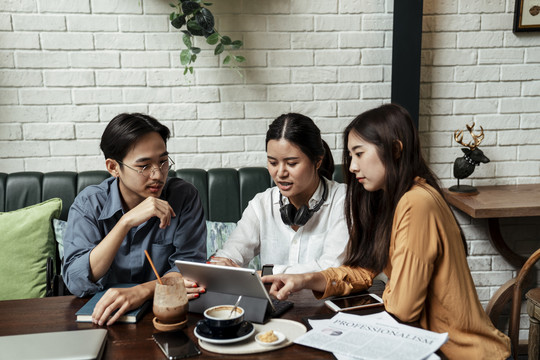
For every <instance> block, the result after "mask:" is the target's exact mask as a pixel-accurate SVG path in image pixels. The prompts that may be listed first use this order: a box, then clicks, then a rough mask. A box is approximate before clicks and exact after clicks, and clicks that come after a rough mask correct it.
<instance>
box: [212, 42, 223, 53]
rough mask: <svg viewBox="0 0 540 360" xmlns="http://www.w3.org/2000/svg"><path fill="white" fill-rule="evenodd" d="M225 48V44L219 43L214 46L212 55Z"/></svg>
mask: <svg viewBox="0 0 540 360" xmlns="http://www.w3.org/2000/svg"><path fill="white" fill-rule="evenodd" d="M223 50H225V46H223V44H221V43H219V44H218V45H217V46H216V48H215V49H214V55H219V54H221V53H222V52H223Z"/></svg>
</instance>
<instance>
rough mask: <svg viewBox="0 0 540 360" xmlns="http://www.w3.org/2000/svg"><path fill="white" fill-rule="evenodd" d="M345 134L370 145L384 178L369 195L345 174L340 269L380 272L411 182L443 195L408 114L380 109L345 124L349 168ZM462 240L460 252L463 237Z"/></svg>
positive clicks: (398, 109)
mask: <svg viewBox="0 0 540 360" xmlns="http://www.w3.org/2000/svg"><path fill="white" fill-rule="evenodd" d="M351 132H352V133H354V134H356V135H358V136H360V137H361V138H362V139H363V140H364V141H367V142H369V143H371V144H373V145H375V147H376V148H377V153H378V156H379V158H380V160H381V162H382V163H383V165H384V167H385V170H386V176H385V179H384V186H383V187H384V189H385V190H384V191H383V190H378V191H374V192H369V191H367V190H365V189H364V187H363V186H362V185H361V184H359V183H358V181H357V180H356V177H355V174H352V173H351V172H347V173H346V175H345V180H346V183H347V197H346V199H345V215H346V218H347V225H348V227H349V234H350V240H349V244H348V249H347V250H348V251H347V258H346V260H345V265H349V266H360V267H363V268H368V269H371V270H373V271H376V272H380V271H382V270H383V269H384V268H385V267H386V265H387V262H388V255H389V248H390V238H391V232H392V222H393V217H394V212H395V209H396V206H397V203H398V202H399V200H400V199H401V197H402V196H403V195H404V194H405V193H406V192H407V191H408V190H409V189H410V188H411V187H412V186H413V185H414V181H415V178H416V177H417V176H418V177H421V178H424V179H425V180H426V182H427V184H429V185H431V186H432V187H433V188H434V189H435V190H436V191H438V192H439V193H440V194H441V195H443V194H442V191H441V188H440V186H439V184H438V180H437V178H436V176H435V175H434V174H433V172H432V171H431V170H430V169H429V167H428V166H427V164H426V162H425V160H424V157H423V156H422V150H421V147H420V140H419V138H418V132H417V130H416V128H415V126H414V124H413V121H412V119H411V116H410V115H409V113H408V112H407V110H405V109H404V108H403V107H401V106H399V105H396V104H386V105H382V106H380V107H378V108H375V109H372V110H368V111H366V112H364V113H362V114H360V115H358V116H357V117H356V118H355V119H354V120H353V121H352V122H351V123H350V124H349V125H348V126H347V128H346V129H345V131H344V133H343V144H344V150H343V164H344V167H345V169H349V168H350V165H351V157H350V156H349V151H348V142H349V134H350V133H351ZM443 198H444V196H443ZM456 223H457V222H456ZM458 227H459V225H458ZM460 230H461V229H460ZM462 240H463V242H464V246H465V251H466V249H467V247H466V244H465V239H464V238H463V234H462Z"/></svg>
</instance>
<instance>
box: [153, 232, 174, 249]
mask: <svg viewBox="0 0 540 360" xmlns="http://www.w3.org/2000/svg"><path fill="white" fill-rule="evenodd" d="M166 230H167V229H165V230H164V229H159V228H158V229H157V231H153V233H152V234H151V239H152V240H151V241H152V244H153V245H159V246H166V245H172V243H173V235H172V234H171V233H170V232H168V231H166Z"/></svg>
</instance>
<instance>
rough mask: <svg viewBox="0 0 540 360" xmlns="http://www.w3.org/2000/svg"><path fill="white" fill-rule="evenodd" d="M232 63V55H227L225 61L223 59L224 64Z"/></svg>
mask: <svg viewBox="0 0 540 360" xmlns="http://www.w3.org/2000/svg"><path fill="white" fill-rule="evenodd" d="M230 62H231V55H227V56H226V57H225V59H223V64H228V63H230Z"/></svg>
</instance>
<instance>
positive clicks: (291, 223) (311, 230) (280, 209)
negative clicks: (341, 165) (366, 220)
mask: <svg viewBox="0 0 540 360" xmlns="http://www.w3.org/2000/svg"><path fill="white" fill-rule="evenodd" d="M266 153H267V159H268V163H267V166H268V172H269V173H270V176H271V177H272V179H273V180H274V183H275V184H276V185H277V186H274V187H272V188H269V189H267V190H266V191H264V192H262V193H259V194H257V195H256V196H255V197H254V198H253V199H252V200H251V201H250V202H249V204H248V207H247V208H246V210H245V211H244V213H243V214H242V218H241V219H240V221H239V222H238V224H237V227H236V229H235V230H234V231H233V232H232V234H231V235H230V237H229V239H228V240H227V242H226V243H225V245H224V246H223V249H221V250H218V251H217V252H216V254H215V256H213V257H212V258H211V259H210V263H213V264H217V265H227V266H246V265H247V264H248V263H249V261H250V260H251V259H253V258H254V257H255V256H257V255H260V258H261V264H272V265H273V273H274V274H279V273H305V272H311V271H319V270H323V269H326V268H328V267H334V266H339V265H341V264H342V263H343V260H344V257H345V252H346V247H347V242H348V240H349V232H348V230H347V224H346V220H345V214H344V208H345V206H344V201H345V194H346V187H345V185H344V184H339V183H337V182H335V181H333V180H331V179H332V173H333V172H334V160H333V158H332V154H331V152H330V149H329V147H328V145H327V144H326V142H324V140H322V138H321V132H320V130H319V128H318V127H317V126H316V125H315V123H314V122H313V121H312V120H311V119H310V118H308V117H307V116H304V115H301V114H294V113H291V114H284V115H281V116H280V117H278V118H277V119H276V120H274V121H273V122H272V124H270V126H269V129H268V131H267V133H266Z"/></svg>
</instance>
